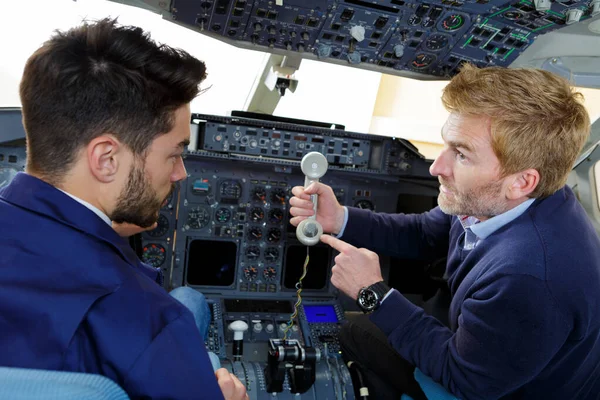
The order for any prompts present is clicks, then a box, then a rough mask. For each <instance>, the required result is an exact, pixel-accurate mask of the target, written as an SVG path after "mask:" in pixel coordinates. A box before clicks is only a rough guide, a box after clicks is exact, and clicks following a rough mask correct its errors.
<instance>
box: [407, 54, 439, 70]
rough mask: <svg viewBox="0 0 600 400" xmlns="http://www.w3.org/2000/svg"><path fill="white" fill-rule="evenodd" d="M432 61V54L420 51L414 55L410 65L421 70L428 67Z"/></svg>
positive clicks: (433, 58) (433, 59)
mask: <svg viewBox="0 0 600 400" xmlns="http://www.w3.org/2000/svg"><path fill="white" fill-rule="evenodd" d="M434 61H435V57H434V56H432V55H430V54H424V53H421V54H418V55H417V56H416V57H415V59H414V60H413V62H412V63H411V66H412V67H413V68H414V69H418V70H423V69H425V68H427V67H429V66H430V65H431V64H432V63H433V62H434Z"/></svg>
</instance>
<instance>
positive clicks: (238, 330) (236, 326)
mask: <svg viewBox="0 0 600 400" xmlns="http://www.w3.org/2000/svg"><path fill="white" fill-rule="evenodd" d="M229 329H231V330H232V331H233V340H242V339H244V332H246V331H247V330H248V324H247V323H245V322H244V321H233V322H232V323H231V324H229Z"/></svg>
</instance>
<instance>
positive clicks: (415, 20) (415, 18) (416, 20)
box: [408, 15, 421, 26]
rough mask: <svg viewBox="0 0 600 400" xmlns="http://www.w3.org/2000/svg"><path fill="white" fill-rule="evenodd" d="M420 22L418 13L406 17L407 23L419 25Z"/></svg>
mask: <svg viewBox="0 0 600 400" xmlns="http://www.w3.org/2000/svg"><path fill="white" fill-rule="evenodd" d="M420 23H421V17H419V16H418V15H411V16H410V18H409V19H408V24H409V25H412V26H415V25H419V24H420Z"/></svg>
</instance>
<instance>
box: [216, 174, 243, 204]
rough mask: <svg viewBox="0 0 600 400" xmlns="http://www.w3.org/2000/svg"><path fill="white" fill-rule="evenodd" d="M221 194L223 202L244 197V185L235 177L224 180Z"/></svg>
mask: <svg viewBox="0 0 600 400" xmlns="http://www.w3.org/2000/svg"><path fill="white" fill-rule="evenodd" d="M219 195H220V196H221V201H223V202H226V203H232V202H235V201H236V200H239V199H240V197H242V185H241V184H240V182H238V181H236V180H233V179H230V180H226V181H223V182H221V185H220V186H219Z"/></svg>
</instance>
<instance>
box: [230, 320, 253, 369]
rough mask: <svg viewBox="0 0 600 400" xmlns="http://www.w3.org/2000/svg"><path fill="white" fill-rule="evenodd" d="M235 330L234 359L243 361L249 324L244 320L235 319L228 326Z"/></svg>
mask: <svg viewBox="0 0 600 400" xmlns="http://www.w3.org/2000/svg"><path fill="white" fill-rule="evenodd" d="M228 328H229V329H230V330H232V331H233V350H232V352H233V361H241V360H242V355H243V354H244V332H246V331H247V330H248V324H247V323H246V322H244V321H233V322H232V323H231V324H229V327H228Z"/></svg>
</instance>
